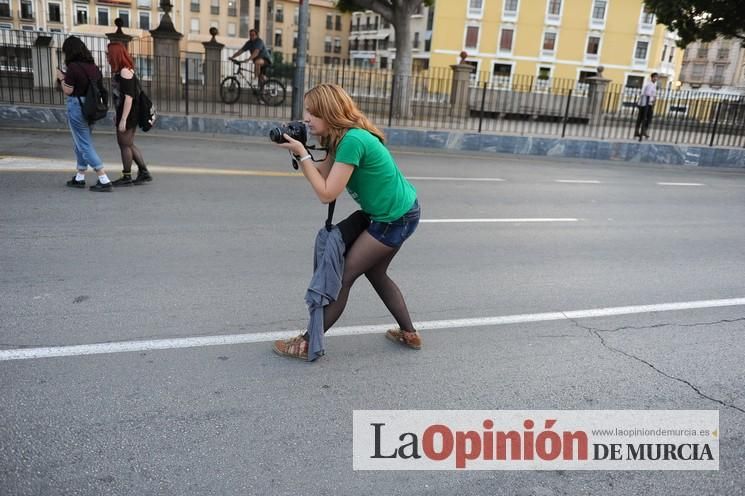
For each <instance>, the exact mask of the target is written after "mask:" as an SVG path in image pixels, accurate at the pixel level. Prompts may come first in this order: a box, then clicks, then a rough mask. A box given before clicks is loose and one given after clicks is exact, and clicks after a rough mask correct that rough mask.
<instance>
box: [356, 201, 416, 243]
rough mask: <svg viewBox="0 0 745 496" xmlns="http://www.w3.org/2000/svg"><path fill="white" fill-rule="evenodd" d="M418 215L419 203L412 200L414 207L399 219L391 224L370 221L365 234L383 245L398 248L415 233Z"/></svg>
mask: <svg viewBox="0 0 745 496" xmlns="http://www.w3.org/2000/svg"><path fill="white" fill-rule="evenodd" d="M420 214H421V211H420V209H419V201H418V200H414V206H412V207H411V209H410V210H409V211H408V212H406V213H405V214H403V215H402V216H401V217H399V218H398V219H396V220H394V221H393V222H377V221H372V222H370V226H369V227H368V228H367V232H368V233H370V236H372V237H373V238H375V239H377V240H378V241H380V242H381V243H383V244H384V245H386V246H390V247H391V248H399V247H400V246H401V245H402V244H404V241H406V239H407V238H408V237H409V236H411V235H412V234H414V231H416V226H418V225H419V216H420Z"/></svg>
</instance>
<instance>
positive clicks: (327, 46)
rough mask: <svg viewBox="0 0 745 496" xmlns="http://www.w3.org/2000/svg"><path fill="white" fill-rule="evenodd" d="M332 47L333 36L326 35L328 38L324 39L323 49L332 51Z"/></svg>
mask: <svg viewBox="0 0 745 496" xmlns="http://www.w3.org/2000/svg"><path fill="white" fill-rule="evenodd" d="M332 49H333V46H332V45H331V36H326V38H325V39H324V40H323V51H324V52H326V53H331V50H332Z"/></svg>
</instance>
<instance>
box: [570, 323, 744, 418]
mask: <svg viewBox="0 0 745 496" xmlns="http://www.w3.org/2000/svg"><path fill="white" fill-rule="evenodd" d="M562 313H563V312H562ZM564 316H565V317H566V318H567V320H569V321H571V322H572V323H574V325H576V326H577V327H579V328H580V329H584V330H586V331H587V332H589V333H590V334H591V335H593V336H595V337H596V338H597V339H598V340H599V341H600V344H601V345H602V346H603V347H604V348H606V349H607V350H609V351H612V352H613V353H617V354H619V355H623V356H625V357H626V358H630V359H632V360H636V361H637V362H640V363H643V364H644V365H646V366H647V367H649V368H651V369H652V370H654V371H655V372H656V373H658V374H660V375H661V376H663V377H667V378H668V379H672V380H674V381H677V382H680V383H682V384H685V385H686V386H688V387H689V388H691V389H692V390H693V391H694V392H695V393H696V394H697V395H698V396H700V397H701V398H704V399H706V400H709V401H712V402H714V403H718V404H719V405H722V406H724V407H727V408H732V409H733V410H737V411H738V412H741V413H745V409H743V408H740V407H739V406H737V405H733V404H730V403H727V402H725V401H722V400H720V399H718V398H714V397H713V396H709V395H708V394H706V393H704V392H703V391H701V389H700V388H699V387H698V386H696V385H695V384H693V383H691V382H690V381H688V380H686V379H683V378H682V377H676V376H674V375H671V374H668V373H667V372H665V371H663V370H660V369H659V368H657V367H656V366H655V365H654V364H653V363H651V362H649V361H647V360H645V359H643V358H641V357H638V356H636V355H634V354H633V353H628V352H626V351H624V350H622V349H620V348H616V347H614V346H611V345H609V344H608V343H606V342H605V338H603V336H601V335H600V333H601V332H618V331H621V330H625V329H654V328H658V327H665V326H671V325H678V326H681V327H694V326H699V325H713V324H719V323H730V322H739V321H744V320H745V318H738V319H732V320H729V319H723V320H720V321H717V322H709V323H696V324H655V325H651V326H644V327H630V326H626V327H619V328H617V329H610V330H606V329H596V328H594V327H588V326H584V325H582V324H580V323H579V322H577V320H575V319H573V318H571V317H567V316H566V314H565V315H564Z"/></svg>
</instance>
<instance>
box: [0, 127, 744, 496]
mask: <svg viewBox="0 0 745 496" xmlns="http://www.w3.org/2000/svg"><path fill="white" fill-rule="evenodd" d="M96 143H97V146H98V149H99V152H100V153H101V155H102V156H103V158H104V160H105V162H106V164H107V167H108V169H109V171H110V174H111V175H112V176H113V177H116V176H117V172H116V171H117V170H118V169H119V167H117V166H116V161H117V156H118V150H117V149H116V146H115V141H114V138H113V135H112V134H110V133H107V132H98V133H97V134H96ZM138 144H139V145H140V146H141V149H142V151H143V153H144V154H145V157H146V158H147V159H148V161H149V162H150V164H151V166H152V170H153V174H154V176H155V180H154V181H153V182H152V183H151V184H148V185H146V186H143V187H136V188H129V189H122V190H118V191H115V192H114V193H112V194H96V193H90V192H88V191H83V190H71V189H69V188H65V187H64V181H66V180H67V179H69V176H70V174H71V169H69V168H66V166H69V164H71V163H72V150H71V142H70V137H69V135H68V134H66V133H62V132H57V131H44V132H38V131H31V130H23V131H20V130H12V129H7V128H6V129H0V352H7V351H9V350H20V349H25V350H36V349H42V350H43V349H48V348H49V347H55V346H71V345H86V344H93V345H100V348H98V349H99V351H100V350H103V351H106V346H107V345H106V343H108V344H114V345H115V344H116V343H120V342H127V343H129V342H135V343H153V342H155V341H154V340H162V339H166V338H172V339H173V340H174V341H173V342H174V343H182V344H183V343H191V342H190V341H189V339H191V338H194V337H208V338H217V337H219V336H224V335H240V336H248V338H247V339H246V342H244V343H240V344H231V345H223V346H213V345H210V346H199V345H196V344H188V345H185V346H187V347H184V348H179V347H176V346H173V347H170V348H168V349H146V348H147V347H144V348H143V349H139V350H138V351H133V352H122V353H105V352H96V353H94V354H90V355H83V354H73V355H72V356H65V357H54V358H25V359H19V360H7V359H3V360H0V377H1V378H2V379H0V396H1V397H2V398H3V401H2V404H0V418H2V423H1V424H0V448H1V449H0V493H2V494H8V495H32V494H33V495H41V494H50V495H51V494H85V495H88V494H90V495H108V494H117V495H118V494H138V495H146V494H153V495H164V494H174V495H186V494H200V495H201V494H226V495H227V494H252V495H253V494H256V495H270V494H271V495H274V494H277V495H281V494H309V495H310V494H339V495H347V494H407V495H416V494H442V495H455V494H459V495H461V494H462V495H482V494H483V495H486V494H490V495H491V494H505V495H513V494H516V495H553V494H567V495H580V494H623V495H637V494H670V495H673V494H674V495H681V494H722V495H737V494H745V490H743V487H745V475H744V474H743V471H742V466H743V463H745V448H743V446H744V445H745V368H744V367H743V359H742V357H743V355H744V354H745V344H744V343H743V340H742V336H743V329H745V301H743V300H742V299H743V298H744V297H745V285H744V284H743V272H744V271H745V250H743V246H745V216H744V215H743V213H744V211H745V209H744V207H745V172H743V171H727V170H714V169H693V168H685V167H677V166H676V167H665V166H642V165H630V164H616V163H603V162H587V163H577V162H570V161H565V160H543V159H541V160H538V159H533V158H515V157H505V156H491V155H489V154H471V155H463V154H452V153H447V152H440V151H427V150H404V149H396V150H394V155H395V156H396V158H397V160H398V162H399V164H400V166H401V168H402V170H403V171H404V173H405V174H406V175H407V176H409V177H411V178H412V182H413V183H414V184H415V186H416V187H417V190H418V192H419V198H420V202H421V204H422V211H423V219H424V220H426V221H427V222H423V223H422V224H420V226H419V229H418V230H417V232H416V234H415V235H414V236H413V237H412V238H411V239H410V240H409V241H408V242H407V243H406V245H405V246H404V248H403V249H402V251H401V252H400V254H399V255H398V256H397V258H396V260H395V261H394V263H393V265H392V267H391V275H392V277H393V278H394V279H395V280H396V281H397V282H398V283H399V286H400V287H401V289H402V291H403V293H404V294H405V295H406V298H407V303H408V305H409V308H410V310H411V313H412V317H413V318H414V320H415V321H416V322H419V323H422V324H421V325H422V328H423V330H422V335H423V338H424V341H425V347H424V349H423V350H421V351H419V352H414V351H411V350H407V349H403V348H401V347H399V346H397V345H395V344H394V343H391V342H389V341H386V340H385V339H384V337H383V335H382V331H380V329H382V328H384V327H375V326H385V325H392V319H391V318H390V316H389V315H388V314H387V311H386V309H385V307H384V306H383V305H382V304H381V303H380V301H379V300H378V299H377V297H376V296H375V294H374V292H373V291H372V290H371V289H370V287H369V284H368V283H367V282H366V281H364V280H361V281H359V283H358V285H357V286H356V287H355V289H354V290H353V292H352V295H351V298H350V303H349V305H348V307H347V311H346V313H345V314H344V315H343V316H342V318H341V320H340V321H339V323H338V324H337V327H338V328H339V330H338V334H337V335H334V332H333V331H332V332H331V333H330V334H329V336H328V339H327V356H325V357H323V358H322V359H320V360H319V361H317V362H316V363H313V364H307V363H303V362H298V361H293V360H288V359H285V358H281V357H278V356H275V355H274V354H272V353H271V351H270V342H269V341H268V338H267V339H265V338H262V336H263V335H264V334H262V333H282V332H285V331H286V332H288V333H289V332H290V331H296V330H299V329H301V328H303V326H304V325H305V323H306V320H307V311H306V309H305V306H304V304H303V295H304V292H305V287H306V285H307V282H308V279H309V277H310V273H311V268H312V267H311V256H312V243H313V239H314V237H315V233H316V231H317V230H318V229H319V228H320V227H321V225H322V223H323V220H324V217H325V207H324V206H323V205H321V204H320V203H318V202H317V200H315V198H314V195H313V193H312V191H311V190H310V188H309V187H308V185H307V183H306V182H305V180H304V179H303V178H302V177H298V176H296V175H292V174H288V173H292V172H293V171H292V169H291V168H290V167H289V163H288V161H287V157H286V155H285V152H284V151H283V150H279V149H277V148H276V147H274V146H273V145H271V144H270V143H268V142H264V141H261V140H256V139H237V138H235V137H224V136H195V135H167V136H164V135H157V134H153V135H144V136H139V137H138ZM88 179H89V181H91V180H92V179H93V174H92V173H89V176H88ZM353 208H354V205H353V204H352V202H351V200H350V199H349V198H348V197H345V198H343V199H341V200H340V201H339V204H338V205H337V212H338V213H337V217H336V218H337V219H339V218H340V217H341V216H342V215H345V214H346V213H348V212H350V211H351V210H352V209H353ZM474 220H479V221H478V222H474ZM549 220H550V221H549ZM435 221H440V222H435ZM445 221H446V222H445ZM737 299H739V300H737ZM709 300H728V301H732V302H734V303H732V304H727V305H726V306H719V307H717V306H713V305H707V304H700V305H691V304H686V303H687V302H700V301H709ZM666 303H681V305H680V307H679V309H678V310H674V311H673V310H667V311H662V310H664V309H661V308H660V307H653V308H652V309H650V311H643V310H639V311H638V312H637V313H630V312H625V313H624V312H621V313H620V314H618V315H613V314H612V313H613V312H606V313H605V314H602V315H603V316H601V317H590V316H588V315H589V314H578V315H579V317H577V318H571V319H570V318H560V319H555V320H549V321H540V320H538V319H536V318H531V317H525V318H524V319H522V321H520V320H521V319H519V318H518V319H512V320H510V319H502V320H504V321H505V322H512V323H504V322H502V320H500V318H501V317H505V316H534V315H536V314H544V313H548V312H570V311H576V310H592V309H608V308H613V309H615V308H619V307H628V306H641V305H660V304H666ZM696 306H699V307H700V308H695V307H696ZM570 315H571V314H570ZM465 319H471V320H465ZM489 319H491V320H489ZM109 351H111V350H109ZM0 358H2V355H0ZM356 409H371V410H385V409H389V410H397V409H431V410H437V409H447V410H460V409H464V410H542V409H558V410H602V409H612V410H623V409H662V410H664V409H671V410H679V409H686V410H688V409H690V410H697V409H704V410H719V415H720V420H719V422H720V429H721V445H720V453H721V462H720V470H719V471H716V472H699V471H682V472H681V471H674V472H673V471H547V472H538V471H505V472H502V471H486V472H482V471H465V472H454V471H437V472H411V471H401V472H365V471H354V470H353V469H352V412H353V410H356Z"/></svg>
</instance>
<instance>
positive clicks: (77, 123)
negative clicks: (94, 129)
mask: <svg viewBox="0 0 745 496" xmlns="http://www.w3.org/2000/svg"><path fill="white" fill-rule="evenodd" d="M81 101H82V102H84V101H85V97H84V96H81V97H80V101H79V100H78V97H76V96H68V97H67V104H66V106H67V125H68V126H69V127H70V133H72V147H73V150H75V158H76V159H77V161H78V166H77V167H78V171H80V172H85V171H86V170H87V169H88V166H89V165H90V166H91V168H92V169H93V170H96V171H97V170H100V169H103V162H102V161H101V159H100V158H99V156H98V153H96V149H95V148H94V147H93V135H92V134H91V126H90V125H89V124H88V121H87V120H86V119H85V117H83V109H82V108H81V106H80V104H81Z"/></svg>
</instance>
